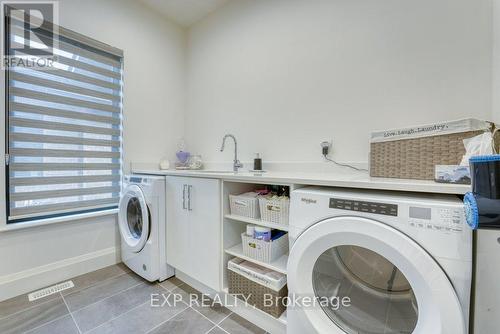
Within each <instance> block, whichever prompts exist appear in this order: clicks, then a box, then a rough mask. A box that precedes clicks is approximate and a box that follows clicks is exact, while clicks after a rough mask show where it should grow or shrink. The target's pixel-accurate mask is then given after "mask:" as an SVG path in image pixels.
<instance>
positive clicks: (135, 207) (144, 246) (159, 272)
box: [118, 174, 174, 282]
mask: <svg viewBox="0 0 500 334" xmlns="http://www.w3.org/2000/svg"><path fill="white" fill-rule="evenodd" d="M123 189H124V190H123V193H122V196H121V199H120V204H119V214H118V224H119V227H120V234H121V255H122V261H123V263H124V264H125V265H127V266H128V267H129V268H130V269H131V270H133V271H134V272H135V273H137V274H138V275H140V276H142V277H143V278H145V279H147V280H148V281H150V282H153V281H157V280H159V281H163V280H165V279H167V278H169V277H171V276H173V275H174V269H173V268H171V267H170V266H168V265H167V260H166V212H165V207H166V201H165V194H166V190H165V177H162V176H149V175H139V174H137V175H131V176H125V177H124V185H123Z"/></svg>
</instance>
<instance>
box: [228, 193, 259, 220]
mask: <svg viewBox="0 0 500 334" xmlns="http://www.w3.org/2000/svg"><path fill="white" fill-rule="evenodd" d="M229 207H230V209H231V214H232V215H236V216H242V217H248V218H254V219H258V218H259V217H260V216H259V214H260V212H259V200H258V199H257V197H250V196H244V195H229Z"/></svg>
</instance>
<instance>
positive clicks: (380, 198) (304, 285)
mask: <svg viewBox="0 0 500 334" xmlns="http://www.w3.org/2000/svg"><path fill="white" fill-rule="evenodd" d="M290 215H291V216H290V233H289V235H290V256H289V261H288V289H289V293H290V297H291V298H290V303H289V305H290V306H289V308H288V314H287V319H288V324H287V333H288V334H309V333H310V334H314V333H320V334H323V333H325V334H326V333H329V334H335V333H338V334H340V333H342V334H345V333H349V334H351V333H362V334H366V333H370V334H386V333H415V334H433V333H436V334H465V333H468V321H469V303H470V291H471V283H472V232H471V230H470V229H469V228H467V226H466V224H465V214H464V208H463V204H462V202H461V201H460V200H459V199H458V197H456V196H432V195H425V194H422V195H415V194H409V193H404V194H403V193H394V192H374V191H355V190H346V189H335V188H330V189H328V188H316V187H315V188H303V189H299V190H296V191H294V192H293V193H292V195H291V212H290ZM292 297H293V298H295V302H292V301H293V300H292ZM344 297H347V299H346V298H344ZM311 299H313V300H314V301H315V302H314V303H311V304H310V303H309V302H308V303H307V304H306V303H304V302H301V300H306V301H307V300H309V301H310V300H311Z"/></svg>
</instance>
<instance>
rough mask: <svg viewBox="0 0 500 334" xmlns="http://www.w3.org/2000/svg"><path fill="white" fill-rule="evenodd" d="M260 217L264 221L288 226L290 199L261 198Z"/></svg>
mask: <svg viewBox="0 0 500 334" xmlns="http://www.w3.org/2000/svg"><path fill="white" fill-rule="evenodd" d="M259 208H260V217H261V219H262V220H264V221H266V222H271V223H277V224H283V225H288V217H289V214H288V212H289V210H290V199H289V198H288V197H279V198H278V199H276V198H275V199H273V198H272V197H266V196H260V197H259Z"/></svg>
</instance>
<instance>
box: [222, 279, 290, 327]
mask: <svg viewBox="0 0 500 334" xmlns="http://www.w3.org/2000/svg"><path fill="white" fill-rule="evenodd" d="M228 279H229V282H228V288H229V293H230V294H235V295H236V297H238V298H240V299H242V300H244V299H243V296H244V298H245V299H246V298H248V303H249V304H250V305H253V306H255V307H256V308H258V309H260V310H262V311H264V312H266V313H267V314H270V315H272V316H273V317H275V318H279V317H280V315H281V314H283V312H285V310H286V307H285V305H283V303H281V301H282V300H283V298H285V297H286V296H287V295H288V288H287V286H286V285H285V286H284V287H283V288H282V289H281V290H280V291H274V290H273V289H270V288H267V287H265V286H262V285H260V284H258V283H256V282H254V281H251V280H249V279H248V278H246V277H243V276H241V275H239V274H237V273H235V272H233V271H231V270H228ZM265 298H267V299H265ZM271 298H272V300H273V303H269V302H268V303H267V305H266V303H265V300H270V299H271ZM268 304H272V305H268Z"/></svg>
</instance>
